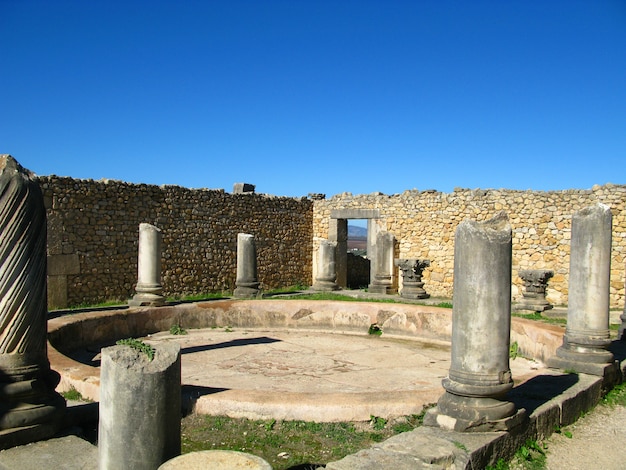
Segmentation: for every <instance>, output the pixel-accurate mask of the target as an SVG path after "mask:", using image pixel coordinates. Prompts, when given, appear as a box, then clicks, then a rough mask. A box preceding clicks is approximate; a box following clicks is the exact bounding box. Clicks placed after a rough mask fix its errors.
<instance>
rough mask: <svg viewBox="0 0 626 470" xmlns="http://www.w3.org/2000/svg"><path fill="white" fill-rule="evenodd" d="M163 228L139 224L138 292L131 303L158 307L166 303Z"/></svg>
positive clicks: (129, 302)
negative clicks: (163, 280) (162, 259)
mask: <svg viewBox="0 0 626 470" xmlns="http://www.w3.org/2000/svg"><path fill="white" fill-rule="evenodd" d="M161 239H162V235H161V230H160V229H159V228H158V227H155V226H154V225H150V224H139V256H138V262H137V271H138V277H137V287H136V288H135V291H136V292H137V293H136V294H135V295H134V296H133V298H132V299H131V300H129V301H128V304H129V305H132V306H142V305H150V306H153V307H158V306H161V305H164V304H165V297H163V295H161V294H162V293H163V286H162V285H161Z"/></svg>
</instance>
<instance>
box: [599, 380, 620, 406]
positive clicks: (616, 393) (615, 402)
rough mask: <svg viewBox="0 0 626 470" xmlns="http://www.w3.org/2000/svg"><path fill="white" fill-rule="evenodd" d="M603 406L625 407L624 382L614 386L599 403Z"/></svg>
mask: <svg viewBox="0 0 626 470" xmlns="http://www.w3.org/2000/svg"><path fill="white" fill-rule="evenodd" d="M600 403H601V404H602V405H605V406H611V407H615V406H626V382H622V383H621V384H618V385H616V386H615V387H613V388H612V389H611V391H610V392H608V393H607V394H606V395H604V397H602V400H601V401H600Z"/></svg>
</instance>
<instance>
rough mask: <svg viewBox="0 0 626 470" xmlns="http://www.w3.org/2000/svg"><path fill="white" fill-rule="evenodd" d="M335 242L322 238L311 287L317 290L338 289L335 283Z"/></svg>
mask: <svg viewBox="0 0 626 470" xmlns="http://www.w3.org/2000/svg"><path fill="white" fill-rule="evenodd" d="M336 254H337V242H331V241H328V240H322V241H321V242H320V247H319V250H318V252H317V273H316V275H315V282H314V283H313V289H314V290H317V291H333V290H337V289H339V285H338V284H337V282H336V280H337V267H336V264H335V257H336Z"/></svg>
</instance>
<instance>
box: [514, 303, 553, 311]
mask: <svg viewBox="0 0 626 470" xmlns="http://www.w3.org/2000/svg"><path fill="white" fill-rule="evenodd" d="M551 308H553V305H552V304H549V303H545V304H543V303H536V304H534V303H524V302H521V303H519V304H515V305H514V306H513V310H515V311H519V310H530V311H531V312H545V311H546V310H550V309H551Z"/></svg>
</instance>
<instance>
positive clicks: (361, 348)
mask: <svg viewBox="0 0 626 470" xmlns="http://www.w3.org/2000/svg"><path fill="white" fill-rule="evenodd" d="M145 341H146V342H152V343H157V342H162V341H176V342H179V343H180V345H181V353H182V377H183V384H184V390H185V391H186V392H187V393H188V394H192V395H193V394H194V393H195V394H196V396H197V395H200V397H199V398H198V400H197V402H196V411H198V412H202V413H207V414H216V415H217V414H226V415H229V416H232V417H248V418H254V419H265V418H274V419H305V420H315V421H344V420H356V421H359V420H360V421H366V420H368V419H370V416H371V415H372V414H373V415H376V416H382V417H389V416H400V415H408V414H414V413H419V412H420V411H421V410H422V407H423V406H424V405H427V404H429V403H434V402H436V401H437V399H438V397H439V396H440V395H441V393H442V391H443V388H442V386H441V380H442V378H444V377H445V376H446V375H447V373H448V369H449V367H450V347H449V344H448V343H446V342H443V341H428V342H426V341H423V340H417V339H406V338H399V337H392V336H387V335H383V336H381V337H378V336H371V335H367V334H361V335H355V334H335V333H329V332H328V331H293V330H273V329H272V330H270V329H246V328H235V329H234V330H231V329H230V328H221V329H217V328H216V329H211V328H208V329H201V330H190V331H189V332H188V334H187V335H172V334H170V333H168V332H162V333H157V334H155V335H151V336H149V337H147V338H145ZM511 367H512V370H513V375H514V377H515V378H516V379H517V380H518V381H524V380H527V379H528V378H530V377H532V376H534V375H536V373H538V372H539V371H540V370H541V369H542V367H543V366H542V365H541V364H540V363H537V362H535V361H529V360H526V359H522V358H518V359H516V360H515V361H511Z"/></svg>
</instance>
